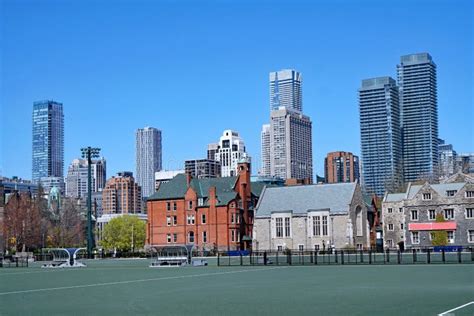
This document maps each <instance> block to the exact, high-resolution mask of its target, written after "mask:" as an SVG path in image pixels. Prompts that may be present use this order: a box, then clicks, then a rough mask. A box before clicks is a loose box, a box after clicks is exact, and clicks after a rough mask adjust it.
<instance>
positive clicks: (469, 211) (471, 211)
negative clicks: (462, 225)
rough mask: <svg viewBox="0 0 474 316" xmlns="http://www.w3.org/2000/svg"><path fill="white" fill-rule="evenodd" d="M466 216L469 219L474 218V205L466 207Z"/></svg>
mask: <svg viewBox="0 0 474 316" xmlns="http://www.w3.org/2000/svg"><path fill="white" fill-rule="evenodd" d="M466 218H468V219H472V218H474V208H472V207H468V208H466Z"/></svg>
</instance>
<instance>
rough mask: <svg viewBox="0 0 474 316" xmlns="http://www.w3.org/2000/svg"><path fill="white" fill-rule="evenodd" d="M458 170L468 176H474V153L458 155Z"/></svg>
mask: <svg viewBox="0 0 474 316" xmlns="http://www.w3.org/2000/svg"><path fill="white" fill-rule="evenodd" d="M456 170H457V171H459V172H462V173H466V174H474V153H459V154H457V156H456Z"/></svg>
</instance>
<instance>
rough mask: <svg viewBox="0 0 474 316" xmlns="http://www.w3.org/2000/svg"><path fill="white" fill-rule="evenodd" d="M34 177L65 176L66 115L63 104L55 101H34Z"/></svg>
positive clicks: (36, 180) (35, 180)
mask: <svg viewBox="0 0 474 316" xmlns="http://www.w3.org/2000/svg"><path fill="white" fill-rule="evenodd" d="M32 162H33V164H32V179H33V181H34V182H39V181H40V179H41V178H47V177H58V178H63V172H64V171H63V170H64V115H63V104H62V103H59V102H55V101H52V100H51V101H49V100H47V101H38V102H34V103H33V161H32Z"/></svg>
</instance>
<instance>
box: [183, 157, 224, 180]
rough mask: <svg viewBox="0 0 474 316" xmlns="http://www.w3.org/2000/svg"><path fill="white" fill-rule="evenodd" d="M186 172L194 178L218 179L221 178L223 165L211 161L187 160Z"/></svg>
mask: <svg viewBox="0 0 474 316" xmlns="http://www.w3.org/2000/svg"><path fill="white" fill-rule="evenodd" d="M184 170H185V172H186V173H189V174H190V175H191V176H192V177H193V178H198V179H203V178H218V177H220V176H221V163H220V162H219V161H215V160H209V159H194V160H186V161H185V162H184Z"/></svg>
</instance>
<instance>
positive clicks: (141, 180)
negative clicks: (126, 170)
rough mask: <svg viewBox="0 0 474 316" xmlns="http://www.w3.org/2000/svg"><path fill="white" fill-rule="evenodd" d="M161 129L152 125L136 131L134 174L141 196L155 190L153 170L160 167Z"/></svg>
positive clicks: (145, 195)
mask: <svg viewBox="0 0 474 316" xmlns="http://www.w3.org/2000/svg"><path fill="white" fill-rule="evenodd" d="M161 155H162V148H161V131H160V130H159V129H156V128H154V127H145V128H139V129H138V130H137V132H136V176H137V182H138V185H140V187H141V188H142V194H143V197H145V198H146V197H148V196H150V195H152V194H153V193H154V192H155V172H157V171H160V170H161V168H162V157H161Z"/></svg>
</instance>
